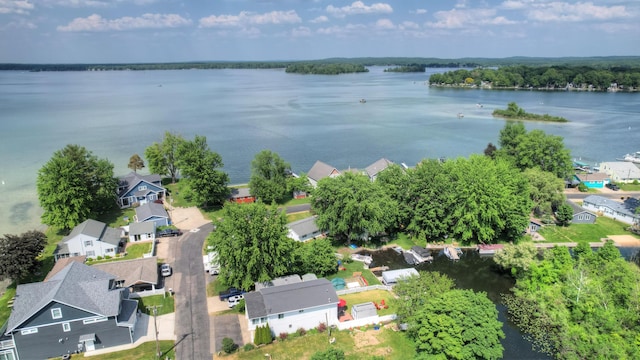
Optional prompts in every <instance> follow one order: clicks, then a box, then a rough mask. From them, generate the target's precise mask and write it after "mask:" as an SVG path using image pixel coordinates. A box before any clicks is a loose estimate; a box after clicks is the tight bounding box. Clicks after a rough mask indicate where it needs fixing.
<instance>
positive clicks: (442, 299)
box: [409, 289, 504, 359]
mask: <svg viewBox="0 0 640 360" xmlns="http://www.w3.org/2000/svg"><path fill="white" fill-rule="evenodd" d="M413 317H414V319H415V320H414V322H412V323H411V325H412V326H411V327H410V328H409V336H411V337H412V338H413V340H414V341H415V343H416V351H417V352H418V354H419V356H420V355H421V354H422V353H423V354H425V355H427V356H434V357H435V356H440V357H441V356H442V355H444V357H445V358H448V359H501V358H502V353H503V351H504V348H503V347H502V344H500V339H503V338H504V333H503V332H502V323H501V322H500V321H498V310H496V307H495V305H494V304H493V303H492V302H491V300H489V298H487V295H486V294H485V293H482V292H481V293H475V292H473V291H471V290H457V289H456V290H450V291H448V292H445V293H442V294H439V295H437V296H434V297H430V298H428V299H426V304H425V306H424V307H422V308H419V309H418V310H417V311H416V313H415V315H414V316H413Z"/></svg>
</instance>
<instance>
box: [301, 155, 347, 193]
mask: <svg viewBox="0 0 640 360" xmlns="http://www.w3.org/2000/svg"><path fill="white" fill-rule="evenodd" d="M338 175H340V171H338V169H336V168H334V167H333V166H331V165H329V164H325V163H323V162H322V161H320V160H318V161H316V163H315V164H313V166H312V167H311V169H310V170H309V172H308V173H307V178H308V179H309V182H310V183H311V186H313V187H316V186H317V185H318V181H320V180H321V179H324V178H326V177H332V178H333V177H336V176H338Z"/></svg>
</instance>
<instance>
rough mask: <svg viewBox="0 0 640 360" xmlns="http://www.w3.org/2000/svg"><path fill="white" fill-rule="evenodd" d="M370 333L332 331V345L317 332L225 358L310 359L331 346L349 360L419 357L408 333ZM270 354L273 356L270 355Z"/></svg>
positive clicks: (377, 331)
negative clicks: (339, 350) (340, 351)
mask: <svg viewBox="0 0 640 360" xmlns="http://www.w3.org/2000/svg"><path fill="white" fill-rule="evenodd" d="M368 328H369V330H366V331H359V330H354V331H347V330H345V331H335V330H334V331H332V332H331V335H330V336H331V337H332V338H335V342H334V344H333V345H329V344H328V339H329V334H328V333H327V332H324V333H318V332H316V331H315V330H314V331H311V332H309V333H307V334H306V335H304V336H295V337H292V338H288V339H287V340H284V341H276V342H274V343H273V344H270V345H266V346H262V347H260V348H258V349H254V350H249V351H243V350H242V349H240V351H239V352H237V353H234V354H231V355H226V356H224V355H223V356H222V357H223V358H225V359H230V360H231V359H234V360H236V359H237V360H265V359H268V358H271V359H279V360H298V359H309V358H311V356H312V355H313V354H314V353H316V352H318V351H325V350H327V349H328V348H329V346H333V347H336V348H338V349H341V350H342V351H344V353H345V355H346V358H347V359H349V360H371V359H372V358H373V356H376V355H377V356H381V357H383V358H384V359H385V360H404V359H413V358H414V357H415V356H416V353H415V344H414V343H413V342H412V341H411V340H409V339H408V338H407V336H406V335H405V333H402V332H399V331H398V332H396V331H393V330H390V329H386V328H382V329H381V330H373V329H372V328H371V327H368ZM267 354H269V355H271V356H270V357H269V356H266V355H267Z"/></svg>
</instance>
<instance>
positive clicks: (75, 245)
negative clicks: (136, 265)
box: [53, 219, 122, 261]
mask: <svg viewBox="0 0 640 360" xmlns="http://www.w3.org/2000/svg"><path fill="white" fill-rule="evenodd" d="M121 236H122V230H121V229H114V228H111V227H108V226H107V224H105V223H103V222H100V221H97V220H92V219H89V220H86V221H85V222H83V223H82V224H80V225H78V226H76V227H75V228H73V230H72V231H71V233H70V234H69V235H68V236H66V237H64V238H62V240H61V241H60V243H58V246H57V248H56V250H55V251H54V253H53V256H54V258H55V259H56V261H57V260H58V259H60V258H65V257H70V256H80V255H85V256H86V257H87V258H90V259H95V258H97V257H98V256H102V257H104V256H115V255H116V253H117V252H118V246H119V245H120V242H121V241H122V237H121Z"/></svg>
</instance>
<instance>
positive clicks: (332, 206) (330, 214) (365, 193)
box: [311, 173, 398, 242]
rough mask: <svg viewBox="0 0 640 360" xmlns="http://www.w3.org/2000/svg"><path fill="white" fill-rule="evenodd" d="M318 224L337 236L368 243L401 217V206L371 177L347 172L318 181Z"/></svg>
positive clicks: (316, 194) (316, 206)
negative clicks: (399, 214) (372, 237)
mask: <svg viewBox="0 0 640 360" xmlns="http://www.w3.org/2000/svg"><path fill="white" fill-rule="evenodd" d="M311 206H312V208H313V210H314V211H315V212H316V214H318V218H317V220H316V224H317V225H318V227H319V228H321V229H327V230H328V231H329V233H330V234H331V235H332V236H334V237H336V238H342V239H346V240H347V241H348V242H350V241H352V240H357V239H362V240H367V239H368V238H369V237H370V236H375V235H378V234H380V233H382V232H383V231H385V230H386V229H388V228H389V227H390V226H391V224H392V222H393V220H394V219H396V217H397V212H398V210H397V209H398V206H397V204H396V203H395V202H394V201H393V200H392V199H391V198H390V197H389V196H388V195H387V194H386V193H385V192H384V191H383V190H382V188H381V187H380V185H379V184H378V183H376V182H371V181H370V180H369V178H368V177H367V176H364V175H360V174H353V173H346V174H343V175H341V176H338V177H336V178H329V177H327V178H324V179H322V180H320V181H319V182H318V187H317V188H316V189H315V190H314V196H313V200H312V203H311Z"/></svg>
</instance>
